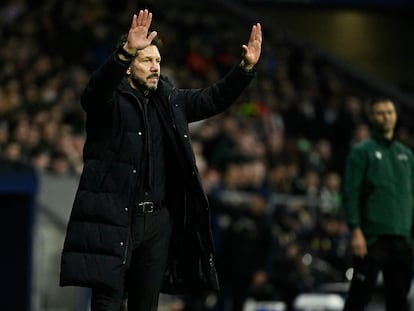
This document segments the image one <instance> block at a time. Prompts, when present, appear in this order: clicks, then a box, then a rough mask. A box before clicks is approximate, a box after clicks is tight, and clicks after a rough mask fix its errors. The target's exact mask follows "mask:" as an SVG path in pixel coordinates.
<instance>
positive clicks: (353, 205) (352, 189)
mask: <svg viewBox="0 0 414 311" xmlns="http://www.w3.org/2000/svg"><path fill="white" fill-rule="evenodd" d="M366 162H367V160H366V156H365V153H364V150H363V149H361V148H358V147H354V148H353V149H352V150H351V152H350V154H349V155H348V158H347V160H346V165H345V173H344V184H343V200H344V209H345V215H346V220H347V222H348V226H349V228H350V229H351V230H352V229H354V228H357V227H360V225H361V206H360V205H361V200H360V198H361V191H362V187H363V182H364V177H365V176H364V175H365V172H366V166H367V163H366Z"/></svg>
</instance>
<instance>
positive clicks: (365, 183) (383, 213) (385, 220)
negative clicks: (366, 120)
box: [343, 131, 414, 245]
mask: <svg viewBox="0 0 414 311" xmlns="http://www.w3.org/2000/svg"><path fill="white" fill-rule="evenodd" d="M413 194H414V157H413V153H412V151H411V150H410V149H408V148H407V147H405V146H404V145H402V144H401V143H399V142H397V141H395V140H386V139H385V138H384V137H382V136H381V135H380V134H379V133H376V132H375V131H374V132H373V134H372V137H371V138H370V139H367V140H365V141H363V142H361V143H359V144H357V145H355V146H354V147H353V148H352V150H351V152H350V154H349V155H348V158H347V162H346V167H345V174H344V184H343V198H344V208H345V212H346V217H347V222H348V225H349V227H350V229H354V228H356V227H359V228H361V230H362V231H363V232H364V235H365V236H366V238H367V243H368V245H371V244H372V243H373V242H374V241H375V239H376V237H377V236H379V235H397V236H403V237H406V238H407V240H408V239H410V238H411V229H412V226H413V215H414V201H413Z"/></svg>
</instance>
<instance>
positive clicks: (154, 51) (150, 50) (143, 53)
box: [137, 45, 161, 58]
mask: <svg viewBox="0 0 414 311" xmlns="http://www.w3.org/2000/svg"><path fill="white" fill-rule="evenodd" d="M137 57H139V58H146V57H151V58H160V57H161V55H160V52H159V50H158V48H157V47H156V46H155V45H149V46H147V47H146V48H143V49H142V50H138V54H137Z"/></svg>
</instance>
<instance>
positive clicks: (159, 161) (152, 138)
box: [134, 90, 166, 202]
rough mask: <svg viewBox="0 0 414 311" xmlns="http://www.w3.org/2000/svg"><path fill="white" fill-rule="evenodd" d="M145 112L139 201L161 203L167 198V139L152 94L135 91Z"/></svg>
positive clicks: (138, 191)
mask: <svg viewBox="0 0 414 311" xmlns="http://www.w3.org/2000/svg"><path fill="white" fill-rule="evenodd" d="M134 93H135V94H136V95H137V97H138V99H139V101H140V102H141V105H142V109H143V111H144V115H143V116H144V124H145V127H146V128H144V134H145V139H146V142H145V144H144V146H145V147H144V148H145V150H144V163H143V170H142V172H143V174H142V176H141V178H142V180H141V181H140V182H139V183H138V184H139V185H140V186H139V187H138V189H137V201H138V202H140V201H154V202H155V201H161V200H164V198H165V184H166V158H165V141H164V139H165V137H164V132H163V127H162V124H161V120H160V117H159V116H158V113H157V110H156V108H155V107H154V105H155V103H154V101H153V100H152V98H151V97H152V96H151V93H149V94H148V96H144V95H143V94H142V92H141V91H139V90H134Z"/></svg>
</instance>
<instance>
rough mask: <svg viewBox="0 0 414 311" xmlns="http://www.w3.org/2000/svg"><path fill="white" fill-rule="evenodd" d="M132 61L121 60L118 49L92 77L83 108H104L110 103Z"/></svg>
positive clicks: (83, 97) (83, 95) (82, 99)
mask: <svg viewBox="0 0 414 311" xmlns="http://www.w3.org/2000/svg"><path fill="white" fill-rule="evenodd" d="M129 65H130V60H126V61H125V60H122V59H120V56H119V53H118V49H117V50H116V51H114V52H113V53H112V55H111V56H110V57H108V59H107V60H106V61H105V63H103V64H102V65H101V66H100V67H99V68H98V69H97V70H96V71H95V72H94V73H93V74H92V76H91V79H90V80H89V82H88V84H87V86H86V88H85V90H84V92H83V94H82V97H81V104H82V107H83V108H84V109H85V110H86V111H88V110H90V109H94V108H97V106H98V107H99V108H104V107H103V106H105V104H107V103H109V102H110V99H111V98H112V94H113V92H114V91H115V89H116V88H117V86H118V85H119V83H120V82H121V80H122V78H123V77H124V76H125V72H126V70H127V68H128V67H129Z"/></svg>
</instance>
